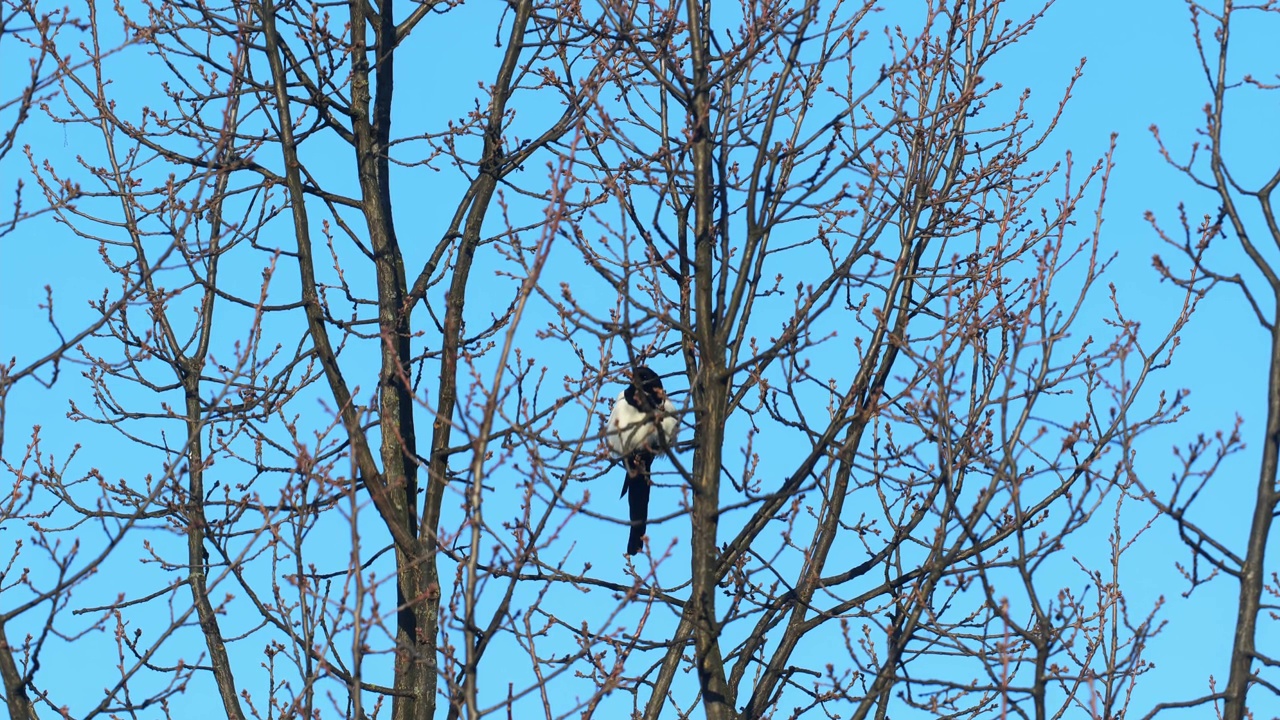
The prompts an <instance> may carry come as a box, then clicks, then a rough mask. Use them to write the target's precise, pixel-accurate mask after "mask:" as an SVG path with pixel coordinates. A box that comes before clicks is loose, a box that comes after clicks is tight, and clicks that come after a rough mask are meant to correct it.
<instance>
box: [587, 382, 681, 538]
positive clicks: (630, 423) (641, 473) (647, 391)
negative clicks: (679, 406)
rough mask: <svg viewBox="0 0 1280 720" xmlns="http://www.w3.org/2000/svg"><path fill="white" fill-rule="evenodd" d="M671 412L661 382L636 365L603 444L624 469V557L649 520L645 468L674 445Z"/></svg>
mask: <svg viewBox="0 0 1280 720" xmlns="http://www.w3.org/2000/svg"><path fill="white" fill-rule="evenodd" d="M675 413H676V406H675V405H673V404H671V400H670V399H668V398H667V392H666V391H665V390H663V389H662V379H661V378H659V377H658V374H657V373H655V372H654V371H652V370H650V369H649V368H647V367H645V366H643V365H639V366H637V367H636V369H635V370H634V371H633V372H632V373H631V384H630V385H627V389H626V390H623V391H622V392H621V393H620V394H619V395H618V399H617V400H616V401H615V402H614V403H613V412H612V413H611V414H610V415H609V425H608V428H607V430H606V433H607V434H606V435H605V442H607V443H608V445H609V449H610V450H612V451H613V452H614V454H615V455H619V456H621V457H622V466H623V467H624V468H626V470H627V479H626V481H625V482H624V483H623V484H622V495H628V494H630V497H629V498H628V503H629V504H630V507H631V537H630V538H629V539H628V540H627V554H628V555H635V554H636V553H638V552H640V548H642V547H643V546H644V530H645V523H647V522H648V521H649V484H650V483H649V468H650V467H652V466H653V458H654V457H655V456H656V455H657V454H659V453H661V452H662V451H663V450H664V449H666V448H669V447H671V445H672V444H673V443H674V442H675V439H676V432H677V430H678V429H679V423H678V422H677V420H676V415H675ZM619 497H621V496H619Z"/></svg>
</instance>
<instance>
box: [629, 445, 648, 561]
mask: <svg viewBox="0 0 1280 720" xmlns="http://www.w3.org/2000/svg"><path fill="white" fill-rule="evenodd" d="M623 465H624V466H625V467H626V469H627V481H626V482H625V483H623V485H622V494H623V495H627V496H628V498H627V504H628V505H629V506H630V508H631V536H630V537H629V538H628V539H627V554H628V555H635V554H636V553H638V552H640V549H641V548H643V547H644V531H645V525H646V524H647V523H648V522H649V468H650V467H651V466H652V465H653V454H652V453H648V452H643V451H641V452H637V453H635V454H633V455H631V456H630V457H628V458H626V460H625V461H624V462H623Z"/></svg>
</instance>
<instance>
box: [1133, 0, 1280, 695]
mask: <svg viewBox="0 0 1280 720" xmlns="http://www.w3.org/2000/svg"><path fill="white" fill-rule="evenodd" d="M1187 6H1188V8H1189V9H1190V14H1191V23H1192V34H1193V37H1194V40H1195V46H1196V49H1197V50H1198V52H1199V59H1200V65H1201V68H1202V69H1203V72H1204V79H1205V81H1206V84H1207V91H1208V92H1207V94H1208V100H1207V101H1206V103H1205V105H1204V119H1203V125H1202V126H1201V127H1200V128H1199V129H1198V134H1199V135H1200V136H1201V138H1202V139H1200V140H1198V141H1197V142H1196V143H1195V144H1193V145H1192V146H1191V148H1190V152H1189V153H1185V152H1180V151H1178V150H1176V149H1173V150H1171V149H1170V148H1168V147H1166V145H1165V144H1164V142H1163V141H1162V140H1161V137H1160V133H1159V130H1158V128H1156V127H1155V126H1152V132H1153V133H1154V134H1155V137H1156V140H1157V141H1158V142H1159V143H1160V152H1161V153H1162V155H1163V156H1164V158H1165V160H1166V161H1167V162H1168V163H1169V164H1170V165H1171V166H1172V167H1174V168H1175V169H1177V170H1178V171H1180V172H1181V173H1183V174H1184V175H1185V176H1186V177H1187V178H1188V179H1190V180H1191V181H1192V182H1193V183H1194V184H1195V185H1197V186H1199V187H1200V188H1202V189H1204V190H1207V191H1209V194H1210V195H1211V197H1212V199H1211V200H1209V202H1210V203H1211V204H1212V205H1213V206H1216V207H1214V208H1213V209H1212V210H1211V211H1210V212H1206V213H1205V214H1204V215H1203V219H1201V220H1196V219H1194V218H1195V217H1196V216H1197V215H1196V214H1193V211H1189V210H1188V209H1187V206H1186V205H1179V208H1178V211H1179V212H1178V214H1179V217H1178V225H1179V230H1177V231H1174V230H1172V229H1171V227H1170V226H1169V224H1168V223H1167V222H1166V223H1161V222H1159V221H1157V219H1156V216H1155V214H1154V213H1151V212H1149V213H1148V220H1149V221H1150V222H1151V223H1152V225H1153V227H1154V228H1155V230H1156V232H1157V233H1158V234H1159V235H1160V237H1161V238H1162V239H1163V240H1164V242H1166V243H1167V244H1168V245H1170V246H1171V247H1173V248H1174V252H1175V253H1177V254H1178V255H1179V256H1181V258H1182V259H1185V260H1186V261H1187V264H1186V265H1185V266H1182V265H1181V264H1180V263H1171V264H1166V262H1165V261H1163V260H1161V259H1160V258H1159V257H1157V258H1156V268H1157V270H1158V271H1159V272H1160V273H1161V275H1162V276H1163V277H1165V278H1166V279H1169V280H1172V281H1173V282H1175V283H1177V284H1178V285H1179V286H1181V287H1183V288H1186V289H1188V290H1190V291H1194V292H1197V293H1201V294H1203V293H1207V292H1209V291H1211V290H1213V291H1215V292H1224V291H1225V290H1223V289H1218V286H1219V285H1224V286H1227V287H1234V288H1235V289H1236V290H1238V291H1239V292H1240V293H1241V295H1242V296H1243V300H1244V302H1245V304H1247V305H1248V313H1246V312H1241V313H1240V315H1241V316H1242V317H1246V316H1251V317H1252V318H1253V319H1254V320H1256V321H1257V323H1258V325H1259V326H1260V327H1261V328H1262V330H1263V331H1264V332H1265V333H1266V335H1267V337H1268V339H1269V341H1270V342H1269V348H1270V352H1269V354H1268V355H1267V357H1268V359H1269V369H1268V371H1267V390H1266V396H1265V397H1266V422H1265V426H1264V428H1263V431H1262V443H1261V447H1262V453H1261V458H1260V462H1259V466H1258V483H1257V486H1256V488H1255V489H1254V495H1253V497H1252V499H1251V500H1250V499H1242V500H1241V505H1242V506H1244V507H1249V508H1251V510H1250V512H1249V513H1248V515H1249V531H1248V536H1247V539H1246V540H1245V541H1244V544H1243V547H1241V546H1240V545H1239V544H1238V543H1237V542H1235V541H1234V540H1230V539H1228V538H1227V537H1226V536H1225V535H1224V530H1223V529H1222V528H1219V527H1216V526H1215V523H1214V522H1213V520H1212V519H1211V517H1210V516H1209V515H1208V514H1206V512H1205V510H1204V508H1202V505H1203V503H1197V501H1198V500H1200V499H1202V497H1203V496H1204V494H1203V491H1204V490H1206V489H1207V488H1208V487H1210V485H1211V483H1212V484H1213V485H1214V486H1219V485H1222V484H1224V483H1225V484H1230V483H1229V481H1228V478H1225V477H1222V475H1223V474H1221V473H1218V472H1217V471H1218V470H1219V468H1220V467H1221V466H1222V464H1223V462H1224V461H1225V460H1226V459H1227V458H1228V457H1230V456H1231V455H1233V454H1235V453H1237V452H1239V451H1241V450H1243V449H1244V435H1243V433H1242V424H1241V421H1240V419H1239V418H1237V420H1236V423H1235V425H1234V426H1233V427H1230V428H1224V429H1221V430H1218V431H1217V432H1215V433H1211V434H1208V435H1205V434H1201V435H1200V436H1198V437H1197V438H1196V439H1195V440H1193V441H1191V442H1189V443H1187V444H1186V446H1185V447H1184V448H1181V449H1178V450H1177V456H1178V458H1179V460H1180V462H1181V470H1180V472H1178V473H1176V474H1175V476H1174V478H1173V483H1172V486H1171V487H1164V486H1155V485H1153V484H1148V485H1146V486H1145V488H1144V489H1145V490H1146V491H1147V492H1148V494H1149V497H1150V498H1151V501H1152V502H1153V503H1154V504H1155V506H1156V507H1157V508H1159V510H1160V511H1161V512H1162V513H1163V514H1165V515H1166V516H1167V517H1168V518H1169V519H1170V520H1172V521H1173V523H1174V524H1175V525H1176V527H1177V529H1178V534H1179V537H1181V539H1182V541H1183V542H1184V543H1185V545H1186V547H1187V548H1188V550H1189V552H1190V555H1191V562H1190V563H1188V564H1186V565H1185V568H1186V569H1185V570H1184V571H1183V575H1184V577H1185V578H1186V580H1187V582H1188V585H1189V589H1188V590H1187V592H1188V594H1189V593H1190V592H1192V591H1194V590H1195V589H1197V588H1198V587H1200V586H1202V585H1204V584H1206V583H1209V582H1211V581H1213V580H1215V579H1217V578H1230V579H1233V580H1235V581H1236V582H1237V583H1238V586H1239V604H1238V606H1237V610H1236V618H1235V632H1234V634H1233V638H1232V641H1231V655H1230V667H1229V671H1228V675H1227V681H1226V684H1225V686H1222V687H1221V689H1219V688H1218V687H1217V686H1212V687H1211V688H1210V692H1208V693H1205V694H1203V695H1200V696H1198V697H1194V698H1190V699H1181V698H1180V699H1178V700H1175V701H1171V702H1169V703H1167V705H1166V706H1167V707H1191V706H1196V705H1200V704H1206V703H1212V704H1213V705H1214V707H1215V708H1216V709H1217V711H1218V713H1219V714H1220V717H1223V718H1226V719H1227V720H1242V719H1243V718H1245V717H1252V716H1253V714H1252V713H1254V712H1257V711H1258V709H1259V708H1260V707H1263V706H1264V703H1262V702H1260V701H1258V700H1256V699H1254V700H1253V701H1251V697H1253V698H1256V697H1257V695H1256V692H1261V693H1263V694H1264V695H1268V696H1274V695H1280V684H1278V681H1277V680H1276V679H1275V678H1274V677H1268V673H1266V672H1265V670H1266V669H1267V668H1274V667H1275V666H1276V665H1277V663H1280V659H1277V658H1276V657H1275V655H1274V653H1269V652H1268V651H1267V650H1266V648H1264V647H1259V640H1260V638H1261V637H1263V636H1264V631H1263V628H1265V627H1266V626H1267V623H1268V622H1270V621H1274V620H1275V619H1276V617H1277V616H1276V612H1275V605H1274V604H1273V603H1268V602H1267V601H1266V600H1265V598H1266V597H1275V596H1277V595H1278V594H1280V584H1277V582H1276V571H1275V569H1274V568H1275V563H1274V562H1271V563H1268V561H1267V544H1268V543H1269V542H1270V541H1271V539H1272V538H1273V534H1272V523H1273V521H1274V518H1275V514H1276V510H1277V507H1280V488H1277V485H1276V482H1277V470H1278V467H1280V465H1278V463H1280V445H1278V443H1280V330H1277V326H1276V320H1277V317H1280V275H1277V272H1276V268H1275V258H1274V252H1273V250H1272V249H1271V248H1269V246H1268V243H1269V242H1270V243H1280V223H1277V220H1276V215H1275V201H1274V198H1273V193H1274V192H1275V190H1276V187H1277V185H1280V168H1266V167H1263V168H1260V169H1259V168H1256V167H1255V166H1253V160H1254V159H1255V158H1256V157H1257V151H1256V148H1254V147H1252V141H1253V140H1255V139H1256V138H1247V137H1245V136H1244V135H1243V134H1242V131H1239V130H1237V131H1235V132H1232V128H1233V127H1236V126H1237V125H1238V124H1239V122H1240V121H1239V120H1238V119H1237V118H1238V113H1240V112H1242V111H1244V110H1245V108H1246V107H1247V103H1249V102H1252V101H1256V100H1258V99H1259V97H1260V96H1261V97H1267V95H1266V94H1267V93H1270V92H1274V91H1275V90H1276V88H1277V85H1276V84H1275V83H1274V82H1268V81H1267V80H1265V79H1263V78H1265V74H1264V73H1274V69H1270V70H1267V69H1264V68H1256V67H1244V68H1241V67H1240V66H1239V51H1238V50H1236V51H1233V52H1229V48H1230V47H1231V45H1232V43H1231V40H1232V35H1233V33H1234V32H1236V31H1238V30H1239V29H1240V28H1241V27H1245V26H1246V24H1247V25H1252V26H1254V29H1255V30H1257V29H1259V28H1272V29H1274V28H1275V27H1276V20H1277V19H1278V17H1280V15H1278V13H1280V8H1277V7H1275V5H1274V4H1273V3H1262V4H1258V5H1239V6H1237V5H1236V4H1235V3H1233V2H1231V1H1230V0H1226V1H1225V2H1222V3H1221V4H1205V3H1198V2H1188V3H1187ZM1238 44H1239V40H1237V41H1236V45H1238ZM1229 61H1230V62H1229ZM1228 101H1230V102H1228ZM1222 240H1226V241H1227V247H1226V248H1222V245H1223V243H1222V242H1221V241H1222ZM1251 693H1254V694H1253V695H1252V696H1251ZM1251 707H1252V710H1251ZM1158 709H1160V708H1157V710H1158ZM1153 714H1154V712H1153Z"/></svg>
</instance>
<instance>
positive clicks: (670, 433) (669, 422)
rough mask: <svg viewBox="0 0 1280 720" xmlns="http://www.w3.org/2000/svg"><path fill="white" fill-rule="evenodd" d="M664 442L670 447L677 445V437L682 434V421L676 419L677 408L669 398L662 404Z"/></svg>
mask: <svg viewBox="0 0 1280 720" xmlns="http://www.w3.org/2000/svg"><path fill="white" fill-rule="evenodd" d="M662 412H663V417H662V425H661V427H662V440H663V442H665V443H666V444H667V446H668V447H671V446H674V445H675V444H676V436H677V435H679V434H680V419H679V418H677V417H676V406H675V404H674V403H672V402H671V398H667V400H666V401H665V402H663V403H662Z"/></svg>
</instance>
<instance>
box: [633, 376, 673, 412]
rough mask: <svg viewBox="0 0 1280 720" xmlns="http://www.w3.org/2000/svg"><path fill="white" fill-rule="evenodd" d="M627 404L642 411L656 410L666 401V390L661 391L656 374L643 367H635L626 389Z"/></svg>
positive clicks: (660, 383) (660, 380)
mask: <svg viewBox="0 0 1280 720" xmlns="http://www.w3.org/2000/svg"><path fill="white" fill-rule="evenodd" d="M626 398H627V402H629V403H631V404H632V405H634V406H636V407H638V408H640V409H642V410H656V409H657V408H659V407H661V406H662V403H663V401H664V400H666V399H667V392H666V390H663V389H662V378H660V377H658V373H656V372H654V371H652V370H650V369H649V368H648V367H646V366H644V365H637V366H636V367H635V369H634V370H632V371H631V384H630V385H629V386H627V389H626Z"/></svg>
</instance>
